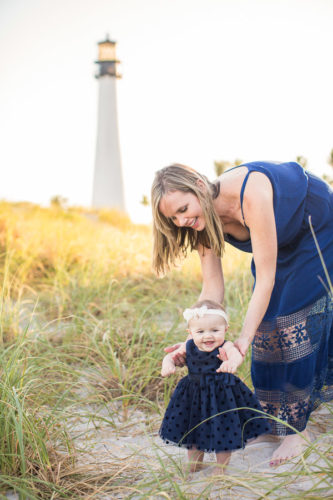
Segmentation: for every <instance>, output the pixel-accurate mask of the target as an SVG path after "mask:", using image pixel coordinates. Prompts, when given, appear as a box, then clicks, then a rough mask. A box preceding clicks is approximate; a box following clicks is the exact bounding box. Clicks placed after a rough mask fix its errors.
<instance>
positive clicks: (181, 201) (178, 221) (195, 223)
mask: <svg viewBox="0 0 333 500" xmlns="http://www.w3.org/2000/svg"><path fill="white" fill-rule="evenodd" d="M159 210H160V212H161V213H162V214H163V215H164V217H167V218H168V219H170V220H171V221H172V222H173V223H174V224H175V225H176V226H178V227H191V228H192V229H195V230H196V231H202V230H203V229H204V228H205V219H204V216H203V213H202V208H201V205H200V203H199V200H198V198H197V197H196V196H195V195H194V194H193V193H185V192H183V191H169V192H168V193H166V194H165V195H164V196H163V198H162V199H161V201H160V204H159Z"/></svg>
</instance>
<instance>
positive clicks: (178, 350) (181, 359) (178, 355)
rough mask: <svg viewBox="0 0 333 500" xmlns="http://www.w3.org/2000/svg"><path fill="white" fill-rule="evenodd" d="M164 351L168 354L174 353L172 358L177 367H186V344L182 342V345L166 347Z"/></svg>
mask: <svg viewBox="0 0 333 500" xmlns="http://www.w3.org/2000/svg"><path fill="white" fill-rule="evenodd" d="M164 351H165V352H168V353H173V354H172V355H171V357H172V359H173V362H174V363H175V365H176V366H184V365H185V362H186V347H185V342H181V343H180V344H174V345H172V346H170V347H165V348H164Z"/></svg>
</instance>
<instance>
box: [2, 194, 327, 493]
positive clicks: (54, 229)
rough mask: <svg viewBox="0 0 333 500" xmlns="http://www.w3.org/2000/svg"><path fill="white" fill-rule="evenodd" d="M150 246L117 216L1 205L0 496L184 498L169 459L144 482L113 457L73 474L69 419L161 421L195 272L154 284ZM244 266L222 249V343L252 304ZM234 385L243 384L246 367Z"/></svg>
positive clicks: (194, 263)
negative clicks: (167, 360) (141, 415)
mask: <svg viewBox="0 0 333 500" xmlns="http://www.w3.org/2000/svg"><path fill="white" fill-rule="evenodd" d="M151 244H152V238H151V230H150V228H149V227H147V226H136V225H133V224H132V223H131V222H130V221H129V219H128V218H126V217H125V216H123V215H122V214H119V213H117V212H115V211H114V212H106V211H104V212H93V211H85V210H83V209H79V208H76V209H75V208H72V209H68V210H64V209H62V208H61V207H59V206H53V207H51V208H41V207H38V206H36V205H31V204H9V203H5V202H2V203H0V278H1V283H2V286H1V297H0V299H1V301H0V309H1V320H0V344H1V353H0V374H1V379H0V380H1V382H0V471H1V472H0V494H1V492H4V491H6V489H9V488H12V489H14V490H15V491H17V492H18V493H19V494H20V496H21V498H22V499H23V498H45V499H50V498H99V497H98V495H102V493H103V492H108V493H109V494H112V495H113V494H115V495H116V494H119V495H120V497H123V498H131V496H133V497H135V495H136V498H139V497H140V498H157V497H158V495H160V496H161V497H164V498H190V495H191V493H190V492H189V490H188V485H187V483H186V480H185V478H184V477H183V475H182V474H183V473H182V471H181V467H180V466H179V464H178V463H177V462H173V461H172V460H170V459H169V458H168V457H167V456H166V457H164V458H165V459H164V458H163V459H162V458H161V455H158V456H157V457H156V463H157V466H156V467H155V468H154V470H152V471H151V473H150V474H149V475H148V476H147V471H146V472H144V471H142V470H141V469H140V468H139V467H138V468H137V469H136V468H135V467H134V466H132V465H131V463H132V462H128V463H124V462H121V461H120V460H119V461H117V460H116V459H115V461H114V463H113V464H109V466H108V467H109V469H108V472H105V471H103V470H100V469H98V468H95V469H92V468H91V467H88V466H87V467H82V466H80V467H78V466H77V457H78V455H79V454H80V453H83V452H81V451H80V450H79V449H78V448H77V446H76V443H75V440H73V438H72V437H71V436H70V435H69V431H68V429H69V428H70V425H71V424H70V423H71V421H72V419H73V416H75V415H78V416H79V417H80V416H81V417H84V418H86V419H88V420H89V421H90V420H91V421H93V422H95V423H96V425H98V419H100V421H101V422H102V421H103V422H104V424H105V423H107V424H108V425H110V427H114V428H116V427H117V425H119V422H120V421H122V422H125V423H126V419H127V417H128V415H129V414H130V411H129V409H130V410H131V411H132V410H133V408H138V409H140V410H141V411H146V412H148V413H147V414H149V412H152V411H153V412H154V415H156V414H161V413H162V412H163V410H164V406H165V403H166V401H167V400H168V399H169V395H170V392H171V390H172V388H173V387H174V385H175V383H176V381H177V379H178V378H180V377H181V376H182V375H183V373H182V371H181V370H180V371H179V372H178V373H177V374H176V375H175V376H174V377H171V378H168V379H166V380H164V379H163V380H162V379H161V377H160V363H161V358H162V356H163V347H165V346H167V345H170V344H172V343H174V342H177V341H179V340H183V339H184V338H185V335H186V334H185V331H184V327H185V325H184V323H183V321H182V318H181V312H182V310H183V308H184V307H185V306H189V305H190V304H192V303H193V302H195V300H196V299H197V296H198V294H199V291H200V286H201V285H200V281H201V278H200V265H199V261H198V259H197V257H196V256H195V255H194V254H193V255H191V256H189V257H188V259H187V260H186V261H185V262H184V264H183V266H182V267H181V268H179V269H176V270H174V271H173V272H172V273H171V274H170V275H169V276H167V277H165V278H163V279H156V278H155V276H154V275H153V273H152V271H151V267H150V266H151V264H150V262H151ZM248 268H249V256H246V255H245V256H244V255H242V254H241V253H240V252H237V251H234V250H232V249H228V255H227V258H225V262H224V273H225V276H226V281H227V283H228V286H227V289H226V305H227V308H228V311H229V314H230V317H231V328H230V331H231V333H230V338H231V339H232V338H236V336H237V333H238V332H239V330H240V327H241V321H242V318H243V316H244V312H245V310H246V307H247V303H248V300H249V297H250V291H251V284H252V278H251V276H250V273H249V271H248ZM240 376H241V377H242V378H243V379H245V380H247V382H249V360H248V359H247V360H246V362H245V363H243V365H242V367H241V372H240ZM100 407H103V408H105V410H106V411H105V412H104V413H103V414H102V413H98V411H97V409H98V408H100ZM95 409H96V411H95ZM154 418H155V421H154V422H153V423H152V428H153V429H155V428H156V417H154ZM124 425H125V424H124ZM165 453H167V452H165V451H163V453H162V455H163V454H165ZM158 457H160V458H158ZM158 464H159V465H158ZM166 464H168V465H166ZM321 474H323V475H324V476H325V477H326V474H327V471H326V469H325V470H324V469H321ZM266 479H267V478H266ZM239 480H240V479H239ZM284 480H285V478H279V481H280V483H279V484H282V482H283V481H284ZM233 481H234V482H235V481H236V479H235V478H234V479H233ZM244 481H245V479H244ZM246 481H247V482H248V484H249V485H250V486H249V487H248V488H250V489H251V488H254V489H255V491H270V489H271V488H273V486H272V484H271V482H270V480H269V481H268V480H266V483H265V480H264V478H259V477H257V476H254V477H253V478H251V477H247V478H246ZM251 481H252V482H251ZM231 482H232V480H231V479H225V480H224V483H223V484H224V485H225V487H226V488H229V489H230V488H231ZM251 484H252V486H251ZM258 484H260V485H261V486H260V488H261V489H260V488H259V486H258ZM263 485H265V486H263ZM213 486H214V482H213V481H212V482H211V483H209V482H208V485H207V488H208V490H211V489H212V488H213ZM256 488H257V489H256ZM208 490H207V491H208ZM318 491H319V490H318ZM205 494H206V493H204V494H203V496H202V498H208V496H204V495H205ZM265 494H266V493H265ZM145 495H146V496H145ZM207 495H208V493H207ZM101 498H102V497H101ZM198 498H199V497H198Z"/></svg>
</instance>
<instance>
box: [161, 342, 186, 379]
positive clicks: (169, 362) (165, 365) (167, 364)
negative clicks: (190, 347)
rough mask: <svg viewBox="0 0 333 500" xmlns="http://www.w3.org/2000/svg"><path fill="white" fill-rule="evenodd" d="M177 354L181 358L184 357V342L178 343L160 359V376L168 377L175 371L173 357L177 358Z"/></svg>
mask: <svg viewBox="0 0 333 500" xmlns="http://www.w3.org/2000/svg"><path fill="white" fill-rule="evenodd" d="M179 356H180V357H181V358H182V359H185V358H186V344H185V342H183V343H182V344H180V346H179V347H178V348H177V349H176V350H175V351H173V352H170V353H169V354H167V355H166V356H164V358H163V361H162V370H161V375H162V377H168V376H169V375H172V373H175V371H176V363H175V359H178V358H179Z"/></svg>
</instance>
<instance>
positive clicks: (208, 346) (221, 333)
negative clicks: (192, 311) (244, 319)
mask: <svg viewBox="0 0 333 500" xmlns="http://www.w3.org/2000/svg"><path fill="white" fill-rule="evenodd" d="M188 327H189V330H190V334H191V336H192V338H193V342H194V343H195V345H196V346H197V348H198V349H199V350H200V351H205V352H211V351H214V349H216V347H219V346H220V345H221V344H223V342H224V337H225V332H226V330H227V323H226V321H225V319H224V318H222V317H221V316H219V315H218V314H216V315H215V314H207V315H206V316H203V317H202V318H193V319H191V320H190V322H189V324H188Z"/></svg>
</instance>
